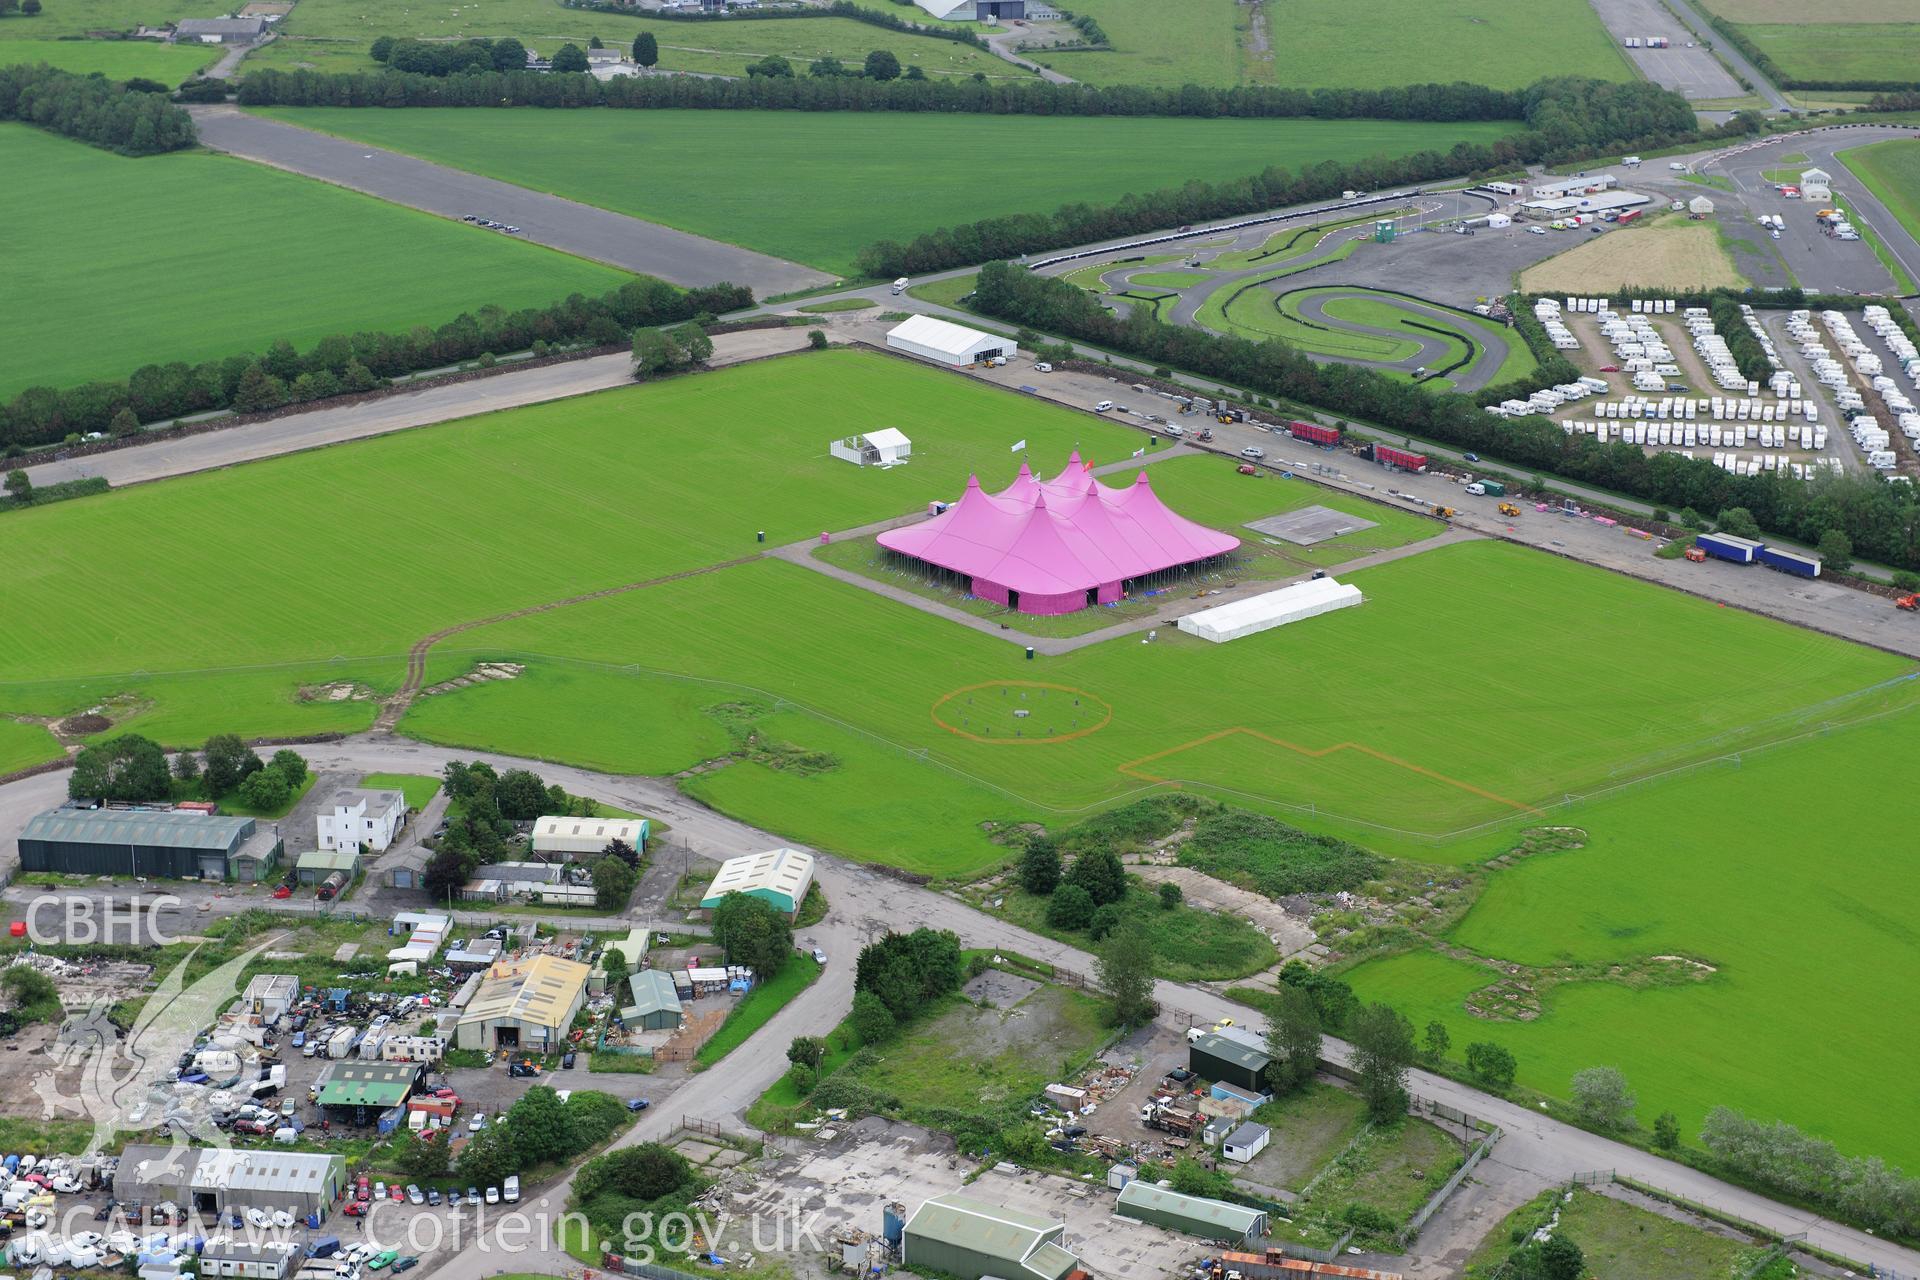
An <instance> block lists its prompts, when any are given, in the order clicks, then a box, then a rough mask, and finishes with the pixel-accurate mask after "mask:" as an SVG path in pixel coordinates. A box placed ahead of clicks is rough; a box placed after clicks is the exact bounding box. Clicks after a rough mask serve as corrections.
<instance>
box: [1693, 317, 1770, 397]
mask: <svg viewBox="0 0 1920 1280" xmlns="http://www.w3.org/2000/svg"><path fill="white" fill-rule="evenodd" d="M1681 319H1682V320H1683V321H1685V322H1686V326H1687V336H1688V337H1689V338H1691V339H1692V340H1693V349H1694V351H1696V352H1697V353H1698V354H1699V356H1700V362H1701V363H1702V364H1704V365H1706V366H1707V374H1708V376H1709V377H1711V378H1712V379H1713V380H1714V381H1715V382H1716V383H1718V384H1719V385H1720V388H1721V390H1723V391H1744V392H1746V393H1747V394H1748V395H1750V396H1751V395H1758V394H1759V391H1760V386H1759V384H1758V383H1757V382H1754V381H1752V380H1750V379H1749V378H1748V377H1747V375H1746V374H1744V373H1742V372H1740V364H1739V362H1738V361H1736V360H1735V359H1734V358H1733V352H1731V351H1729V350H1728V349H1727V340H1726V339H1725V338H1723V337H1721V336H1720V331H1719V330H1718V329H1716V328H1714V327H1713V317H1712V316H1711V315H1709V314H1708V313H1707V309H1706V308H1705V307H1688V308H1687V309H1686V311H1685V312H1684V313H1682V315H1681Z"/></svg>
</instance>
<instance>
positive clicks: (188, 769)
mask: <svg viewBox="0 0 1920 1280" xmlns="http://www.w3.org/2000/svg"><path fill="white" fill-rule="evenodd" d="M173 776H174V777H176V778H178V779H180V781H182V782H198V781H199V780H200V757H199V756H197V755H195V754H193V752H191V751H182V752H181V753H180V754H179V755H177V756H175V757H174V758H173Z"/></svg>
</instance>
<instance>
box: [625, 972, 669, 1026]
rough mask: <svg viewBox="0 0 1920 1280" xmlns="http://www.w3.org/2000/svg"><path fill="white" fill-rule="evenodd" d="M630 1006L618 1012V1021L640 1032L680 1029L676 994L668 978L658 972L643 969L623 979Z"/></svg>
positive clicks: (666, 975)
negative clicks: (629, 994)
mask: <svg viewBox="0 0 1920 1280" xmlns="http://www.w3.org/2000/svg"><path fill="white" fill-rule="evenodd" d="M627 986H628V987H629V988H630V989H631V991H632V993H633V1003H632V1004H631V1005H629V1006H628V1007H627V1008H625V1009H622V1010H621V1011H620V1021H622V1022H624V1023H626V1024H627V1026H629V1027H638V1028H640V1029H641V1030H643V1031H660V1030H664V1029H666V1028H669V1027H677V1026H679V1025H680V1017H681V1011H680V993H679V992H678V990H676V989H675V987H674V985H673V978H672V976H671V975H669V974H666V973H663V972H662V971H660V970H659V969H643V970H641V971H640V972H639V973H636V974H634V975H633V976H632V977H630V978H628V979H627Z"/></svg>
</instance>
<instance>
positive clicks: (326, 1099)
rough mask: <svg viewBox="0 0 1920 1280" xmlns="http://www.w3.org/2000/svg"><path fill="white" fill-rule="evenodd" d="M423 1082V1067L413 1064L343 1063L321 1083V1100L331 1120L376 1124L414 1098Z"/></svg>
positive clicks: (319, 1099)
mask: <svg viewBox="0 0 1920 1280" xmlns="http://www.w3.org/2000/svg"><path fill="white" fill-rule="evenodd" d="M420 1080H421V1070H420V1068H419V1067H418V1066H416V1065H414V1064H412V1063H410V1062H342V1063H339V1064H337V1065H336V1066H334V1067H333V1069H332V1072H331V1074H329V1075H328V1076H327V1078H326V1080H325V1081H324V1082H323V1083H321V1085H320V1089H319V1095H320V1096H319V1098H318V1099H317V1101H318V1102H319V1103H320V1106H321V1108H322V1109H323V1110H324V1111H325V1113H326V1116H327V1119H329V1120H333V1121H336V1122H339V1123H343V1124H372V1123H373V1122H374V1120H375V1119H377V1118H378V1117H379V1114H380V1113H381V1112H382V1111H387V1110H389V1109H391V1108H393V1107H397V1106H399V1105H400V1104H401V1103H403V1102H405V1101H406V1100H407V1099H408V1098H410V1097H412V1096H413V1091H414V1090H415V1089H417V1088H419V1087H420Z"/></svg>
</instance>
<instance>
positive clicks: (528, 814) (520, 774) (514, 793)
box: [493, 769, 547, 822]
mask: <svg viewBox="0 0 1920 1280" xmlns="http://www.w3.org/2000/svg"><path fill="white" fill-rule="evenodd" d="M493 793H494V796H495V797H496V798H497V799H498V800H499V802H500V816H501V817H503V818H505V819H507V820H508V821H509V822H531V821H533V820H534V819H535V818H538V817H541V816H543V815H545V813H546V812H547V784H546V783H545V782H542V781H541V780H540V775H539V774H537V773H530V772H528V771H527V770H525V769H509V770H507V771H506V772H505V773H503V774H501V775H500V781H499V782H498V783H497V784H495V786H494V791H493Z"/></svg>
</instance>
